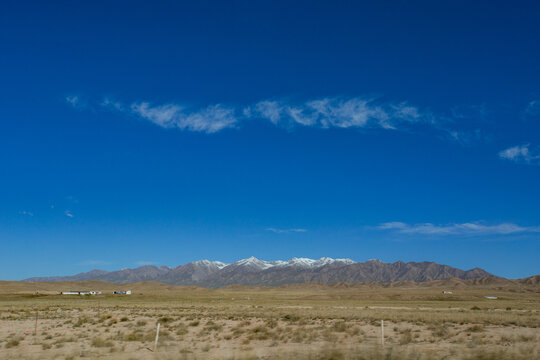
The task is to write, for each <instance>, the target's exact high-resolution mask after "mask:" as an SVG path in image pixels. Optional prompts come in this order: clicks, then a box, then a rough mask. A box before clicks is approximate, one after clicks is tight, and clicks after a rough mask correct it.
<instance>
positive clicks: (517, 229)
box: [377, 221, 540, 236]
mask: <svg viewBox="0 0 540 360" xmlns="http://www.w3.org/2000/svg"><path fill="white" fill-rule="evenodd" d="M377 228H378V229H379V230H389V231H394V232H398V233H401V234H417V235H454V236H475V235H477V236H479V235H512V234H524V233H540V226H529V227H527V226H519V225H516V224H513V223H501V224H496V225H486V224H483V223H480V222H470V223H461V224H449V225H435V224H431V223H422V224H413V225H411V224H406V223H403V222H399V221H394V222H386V223H382V224H380V225H379V226H377Z"/></svg>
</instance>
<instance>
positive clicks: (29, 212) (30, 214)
mask: <svg viewBox="0 0 540 360" xmlns="http://www.w3.org/2000/svg"><path fill="white" fill-rule="evenodd" d="M19 214H21V215H26V216H34V213H33V212H31V211H26V210H22V211H19Z"/></svg>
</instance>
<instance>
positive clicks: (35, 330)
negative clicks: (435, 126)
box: [34, 310, 39, 335]
mask: <svg viewBox="0 0 540 360" xmlns="http://www.w3.org/2000/svg"><path fill="white" fill-rule="evenodd" d="M38 315H39V310H36V325H35V327H34V335H37V322H38Z"/></svg>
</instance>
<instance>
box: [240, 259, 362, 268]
mask: <svg viewBox="0 0 540 360" xmlns="http://www.w3.org/2000/svg"><path fill="white" fill-rule="evenodd" d="M333 263H342V264H344V265H349V264H354V261H352V260H351V259H332V258H329V257H322V258H320V259H319V260H313V259H309V258H297V257H294V258H292V259H290V260H288V261H283V260H276V261H264V260H259V259H257V258H256V257H254V256H251V257H249V258H247V259H242V260H239V261H237V262H235V263H234V265H236V266H247V267H250V268H254V269H255V268H256V269H261V270H266V269H269V268H272V267H299V268H306V269H315V268H319V267H322V266H325V265H329V264H333Z"/></svg>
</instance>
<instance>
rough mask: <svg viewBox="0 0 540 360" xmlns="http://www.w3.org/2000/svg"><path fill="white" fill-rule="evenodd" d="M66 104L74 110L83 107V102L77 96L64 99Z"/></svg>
mask: <svg viewBox="0 0 540 360" xmlns="http://www.w3.org/2000/svg"><path fill="white" fill-rule="evenodd" d="M64 100H65V101H66V103H67V104H69V105H70V106H71V107H73V108H75V109H81V108H84V107H85V105H86V104H85V102H84V101H83V100H82V99H81V97H80V96H79V95H68V96H66V97H65V98H64Z"/></svg>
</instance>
